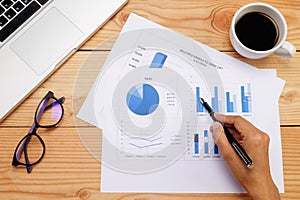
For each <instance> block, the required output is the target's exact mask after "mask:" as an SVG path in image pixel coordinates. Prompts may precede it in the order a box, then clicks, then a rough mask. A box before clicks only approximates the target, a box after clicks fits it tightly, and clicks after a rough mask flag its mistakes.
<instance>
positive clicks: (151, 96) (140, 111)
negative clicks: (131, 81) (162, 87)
mask: <svg viewBox="0 0 300 200" xmlns="http://www.w3.org/2000/svg"><path fill="white" fill-rule="evenodd" d="M126 102H127V106H128V108H129V110H131V111H132V112H133V113H135V114H137V115H142V116H144V115H149V114H151V113H152V112H154V111H155V110H156V108H157V107H158V104H159V95H158V92H157V91H156V89H155V88H154V87H153V86H152V85H149V84H145V83H142V84H138V85H135V86H133V87H132V88H131V89H130V90H129V91H128V93H127V96H126Z"/></svg>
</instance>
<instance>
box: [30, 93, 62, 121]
mask: <svg viewBox="0 0 300 200" xmlns="http://www.w3.org/2000/svg"><path fill="white" fill-rule="evenodd" d="M62 115H63V108H62V105H61V104H60V103H59V102H58V101H57V100H55V99H54V98H46V99H44V100H43V101H42V102H41V103H40V105H39V107H38V110H37V116H36V120H37V122H38V124H39V125H40V126H53V125H55V124H57V123H58V122H59V121H60V120H61V118H62Z"/></svg>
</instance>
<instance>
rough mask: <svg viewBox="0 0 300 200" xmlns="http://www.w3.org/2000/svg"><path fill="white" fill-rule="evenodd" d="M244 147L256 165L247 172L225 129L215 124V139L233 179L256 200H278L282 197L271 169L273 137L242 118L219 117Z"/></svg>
mask: <svg viewBox="0 0 300 200" xmlns="http://www.w3.org/2000/svg"><path fill="white" fill-rule="evenodd" d="M215 117H216V119H217V120H218V121H220V122H221V123H224V124H225V125H226V126H227V127H228V129H229V130H230V132H231V133H232V134H233V136H234V137H235V138H236V139H237V141H238V142H239V143H240V145H241V146H242V147H243V148H244V149H245V151H246V152H247V154H248V155H249V157H250V158H251V159H252V160H253V162H254V165H253V166H252V167H251V168H247V167H246V166H245V164H244V163H243V162H242V161H241V159H240V158H239V157H238V156H237V154H236V153H235V151H234V150H233V148H232V146H231V145H230V144H229V142H228V140H227V138H226V135H225V133H224V130H223V127H222V125H221V124H220V123H219V122H215V123H214V124H213V125H212V126H211V127H210V131H211V132H212V135H213V138H214V140H215V142H216V144H217V146H218V148H219V150H220V152H221V154H222V156H223V158H224V160H225V161H226V162H227V165H228V167H229V168H230V170H231V172H232V173H233V175H234V176H235V177H236V179H237V180H238V181H239V182H240V184H241V185H242V186H243V187H244V188H245V189H246V190H247V192H248V195H249V196H250V197H251V198H252V199H253V200H261V199H263V200H269V199H270V200H278V199H280V195H279V192H278V189H277V187H276V185H275V184H274V182H273V179H272V176H271V173H270V166H269V154H268V151H269V142H270V138H269V136H268V135H267V134H266V133H264V132H262V131H261V130H259V129H257V128H256V127H255V126H253V125H252V124H251V123H250V122H248V121H247V120H245V119H244V118H242V117H240V116H225V115H222V114H220V113H215Z"/></svg>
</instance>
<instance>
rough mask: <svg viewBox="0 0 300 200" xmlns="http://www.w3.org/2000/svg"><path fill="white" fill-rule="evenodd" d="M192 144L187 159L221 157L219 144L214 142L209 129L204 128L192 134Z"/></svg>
mask: <svg viewBox="0 0 300 200" xmlns="http://www.w3.org/2000/svg"><path fill="white" fill-rule="evenodd" d="M191 143H192V145H190V148H188V150H187V153H186V156H185V159H186V160H199V159H206V160H210V159H220V158H221V155H220V153H219V149H218V146H217V145H216V143H215V142H214V140H213V138H212V136H211V133H210V132H209V130H208V129H203V130H201V131H199V132H197V133H194V134H193V135H192V142H191Z"/></svg>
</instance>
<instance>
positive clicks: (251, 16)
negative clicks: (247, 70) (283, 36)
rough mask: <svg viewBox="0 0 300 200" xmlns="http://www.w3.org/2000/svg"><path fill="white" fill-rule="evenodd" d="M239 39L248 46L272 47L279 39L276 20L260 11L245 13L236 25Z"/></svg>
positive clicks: (256, 48) (260, 48)
mask: <svg viewBox="0 0 300 200" xmlns="http://www.w3.org/2000/svg"><path fill="white" fill-rule="evenodd" d="M235 32H236V35H237V37H238V38H239V40H240V41H241V42H242V43H243V45H245V46H246V47H248V48H250V49H253V50H256V51H265V50H269V49H272V48H273V47H274V46H275V45H276V43H277V40H278V28H277V25H276V23H275V22H274V20H273V19H272V18H271V17H269V16H268V15H266V14H264V13H260V12H251V13H247V14H245V15H244V16H243V17H241V19H240V20H239V21H238V22H237V24H236V25H235Z"/></svg>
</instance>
